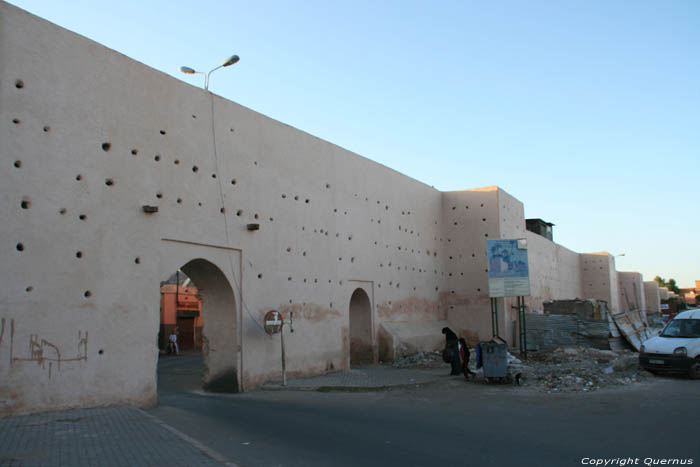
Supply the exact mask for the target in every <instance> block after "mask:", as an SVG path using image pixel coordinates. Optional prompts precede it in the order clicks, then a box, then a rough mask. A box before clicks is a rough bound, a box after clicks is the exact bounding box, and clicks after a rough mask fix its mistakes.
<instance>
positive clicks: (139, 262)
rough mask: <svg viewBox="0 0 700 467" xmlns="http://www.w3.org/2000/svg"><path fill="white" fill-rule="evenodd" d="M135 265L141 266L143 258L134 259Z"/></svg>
mask: <svg viewBox="0 0 700 467" xmlns="http://www.w3.org/2000/svg"><path fill="white" fill-rule="evenodd" d="M134 263H136V264H141V258H140V257H138V256H137V257H136V258H134Z"/></svg>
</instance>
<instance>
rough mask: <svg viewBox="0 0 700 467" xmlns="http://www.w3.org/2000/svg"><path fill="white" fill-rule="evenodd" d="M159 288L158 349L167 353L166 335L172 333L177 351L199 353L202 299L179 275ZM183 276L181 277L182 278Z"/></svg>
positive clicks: (186, 280)
mask: <svg viewBox="0 0 700 467" xmlns="http://www.w3.org/2000/svg"><path fill="white" fill-rule="evenodd" d="M173 276H174V277H171V279H174V280H168V281H166V282H163V283H162V284H161V286H160V330H159V333H158V346H159V347H160V349H161V351H163V350H166V349H167V345H168V339H169V336H170V333H171V332H172V331H173V330H175V332H176V334H177V336H178V340H177V342H178V347H179V350H181V351H182V350H194V351H201V350H202V344H203V339H202V299H201V297H200V296H199V293H198V291H197V287H195V286H194V285H192V284H191V281H190V279H189V278H187V277H182V280H181V279H180V275H179V274H173ZM183 276H184V274H183Z"/></svg>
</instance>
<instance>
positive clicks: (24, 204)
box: [19, 198, 32, 209]
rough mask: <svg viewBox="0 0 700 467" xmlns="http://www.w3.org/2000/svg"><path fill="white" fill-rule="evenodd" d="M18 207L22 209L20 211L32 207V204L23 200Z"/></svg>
mask: <svg viewBox="0 0 700 467" xmlns="http://www.w3.org/2000/svg"><path fill="white" fill-rule="evenodd" d="M19 205H20V206H21V207H22V209H29V208H30V207H31V206H32V202H31V201H29V200H28V199H26V198H25V199H23V200H22V202H21V203H19Z"/></svg>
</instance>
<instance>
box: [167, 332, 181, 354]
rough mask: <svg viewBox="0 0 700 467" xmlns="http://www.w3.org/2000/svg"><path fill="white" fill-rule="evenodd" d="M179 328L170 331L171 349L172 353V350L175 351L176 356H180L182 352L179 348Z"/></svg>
mask: <svg viewBox="0 0 700 467" xmlns="http://www.w3.org/2000/svg"><path fill="white" fill-rule="evenodd" d="M176 329H177V328H173V330H172V331H170V338H169V339H170V347H171V351H172V349H175V355H180V350H179V349H178V348H177V331H176Z"/></svg>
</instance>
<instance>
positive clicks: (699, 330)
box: [661, 319, 700, 338]
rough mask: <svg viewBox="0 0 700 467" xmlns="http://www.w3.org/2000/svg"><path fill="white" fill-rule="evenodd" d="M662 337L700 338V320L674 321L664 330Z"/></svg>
mask: <svg viewBox="0 0 700 467" xmlns="http://www.w3.org/2000/svg"><path fill="white" fill-rule="evenodd" d="M661 336H662V337H691V338H692V337H700V319H674V320H672V321H671V322H670V323H668V325H667V326H666V328H665V329H664V332H663V333H662V334H661Z"/></svg>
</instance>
